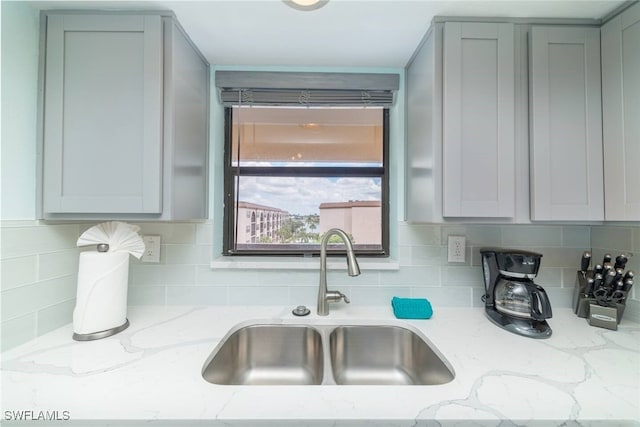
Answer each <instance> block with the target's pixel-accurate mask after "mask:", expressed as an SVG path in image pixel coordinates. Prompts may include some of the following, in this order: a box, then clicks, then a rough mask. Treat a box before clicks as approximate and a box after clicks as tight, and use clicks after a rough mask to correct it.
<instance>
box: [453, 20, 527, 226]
mask: <svg viewBox="0 0 640 427" xmlns="http://www.w3.org/2000/svg"><path fill="white" fill-rule="evenodd" d="M514 41H515V40H514V25H513V24H510V23H500V24H498V23H475V22H446V23H445V25H444V48H443V73H442V74H443V118H442V120H443V122H442V123H443V125H442V140H443V143H442V156H443V216H444V217H507V218H510V217H514V215H515V50H514Z"/></svg>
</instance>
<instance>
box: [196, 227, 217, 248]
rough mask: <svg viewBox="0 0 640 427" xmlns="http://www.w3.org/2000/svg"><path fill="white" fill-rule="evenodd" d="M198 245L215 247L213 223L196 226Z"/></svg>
mask: <svg viewBox="0 0 640 427" xmlns="http://www.w3.org/2000/svg"><path fill="white" fill-rule="evenodd" d="M196 243H197V244H198V245H213V223H211V222H207V223H202V224H196Z"/></svg>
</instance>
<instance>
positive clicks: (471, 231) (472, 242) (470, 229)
mask: <svg viewBox="0 0 640 427" xmlns="http://www.w3.org/2000/svg"><path fill="white" fill-rule="evenodd" d="M466 237H467V246H500V245H501V243H502V227H501V226H499V225H473V226H467V233H466ZM444 243H447V242H446V241H445V242H443V244H444Z"/></svg>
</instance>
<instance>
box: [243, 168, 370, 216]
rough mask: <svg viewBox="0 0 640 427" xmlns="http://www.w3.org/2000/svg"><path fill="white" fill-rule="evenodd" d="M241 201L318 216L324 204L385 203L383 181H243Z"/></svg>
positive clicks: (294, 179) (338, 179)
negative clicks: (373, 201)
mask: <svg viewBox="0 0 640 427" xmlns="http://www.w3.org/2000/svg"><path fill="white" fill-rule="evenodd" d="M239 187H240V188H239V200H240V201H243V202H250V203H257V204H261V205H266V206H272V207H276V208H279V209H283V210H286V211H288V212H290V213H292V214H305V215H306V214H311V213H316V214H317V213H318V212H319V209H318V207H319V206H320V204H321V203H326V202H347V201H349V200H381V197H382V187H381V180H380V178H352V177H350V178H309V177H256V176H244V177H241V178H240V186H239Z"/></svg>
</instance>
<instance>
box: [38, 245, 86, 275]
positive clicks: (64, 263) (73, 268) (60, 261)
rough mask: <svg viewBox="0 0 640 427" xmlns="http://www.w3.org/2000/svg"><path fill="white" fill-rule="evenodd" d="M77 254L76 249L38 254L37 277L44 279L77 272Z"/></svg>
mask: <svg viewBox="0 0 640 427" xmlns="http://www.w3.org/2000/svg"><path fill="white" fill-rule="evenodd" d="M79 255H80V253H79V251H78V250H77V249H69V250H66V251H61V252H51V253H44V254H40V255H38V279H39V280H46V279H53V278H55V277H60V276H66V275H69V274H77V273H78V259H79Z"/></svg>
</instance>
